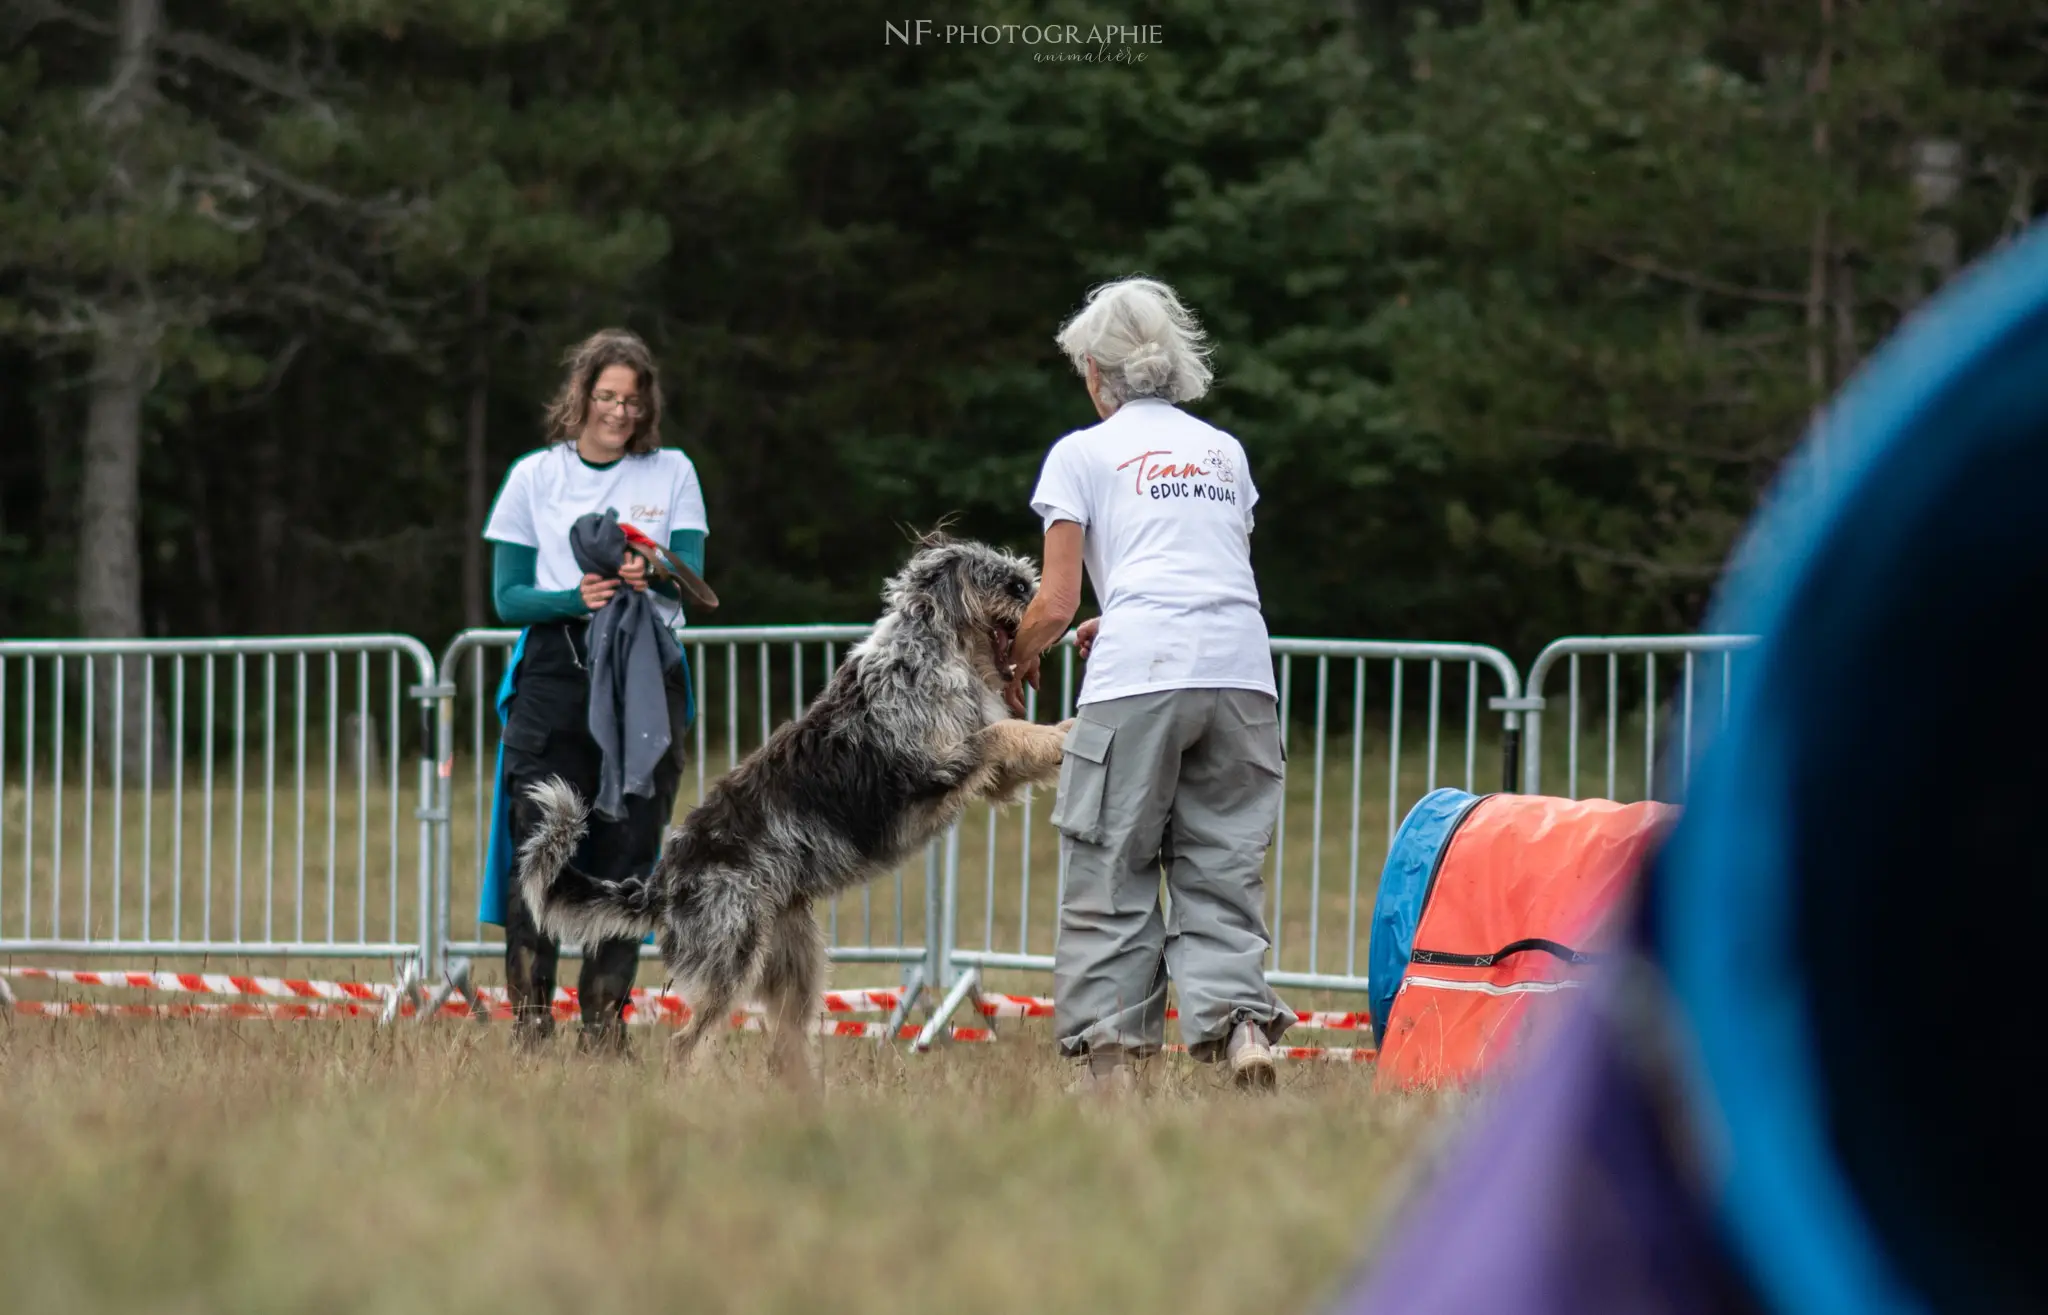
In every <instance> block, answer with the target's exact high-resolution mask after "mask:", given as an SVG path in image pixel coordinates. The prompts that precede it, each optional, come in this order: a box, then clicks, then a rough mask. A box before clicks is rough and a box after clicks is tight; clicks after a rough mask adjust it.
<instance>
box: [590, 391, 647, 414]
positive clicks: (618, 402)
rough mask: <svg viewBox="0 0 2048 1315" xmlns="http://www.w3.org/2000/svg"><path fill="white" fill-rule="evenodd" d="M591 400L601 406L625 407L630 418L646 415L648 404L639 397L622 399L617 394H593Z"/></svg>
mask: <svg viewBox="0 0 2048 1315" xmlns="http://www.w3.org/2000/svg"><path fill="white" fill-rule="evenodd" d="M590 400H591V401H593V402H595V403H596V404H597V405H599V406H623V407H625V408H626V414H627V415H629V416H637V415H646V414H647V404H646V403H645V402H643V401H641V400H640V399H639V398H637V397H620V396H619V395H618V394H617V393H613V392H601V393H592V394H591V395H590Z"/></svg>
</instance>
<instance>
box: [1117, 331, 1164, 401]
mask: <svg viewBox="0 0 2048 1315" xmlns="http://www.w3.org/2000/svg"><path fill="white" fill-rule="evenodd" d="M1172 374H1173V358H1172V357H1171V356H1169V355H1168V354H1167V351H1166V348H1165V347H1163V346H1161V345H1160V344H1159V343H1157V342H1154V341H1151V340H1147V341H1145V342H1141V343H1139V344H1138V345H1137V346H1136V347H1135V348H1133V349H1132V351H1131V354H1130V355H1129V356H1127V357H1125V358H1124V383H1125V384H1126V385H1128V386H1129V388H1130V390H1131V396H1133V397H1151V396H1154V395H1156V394H1158V393H1160V392H1162V391H1163V390H1164V389H1165V387H1166V381H1167V379H1168V377H1170V376H1171V375H1172Z"/></svg>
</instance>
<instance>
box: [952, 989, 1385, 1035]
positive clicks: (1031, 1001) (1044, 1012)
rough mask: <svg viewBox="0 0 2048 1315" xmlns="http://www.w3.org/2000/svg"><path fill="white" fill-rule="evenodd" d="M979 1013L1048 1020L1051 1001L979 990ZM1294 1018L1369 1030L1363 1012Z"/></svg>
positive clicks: (1323, 1028) (1306, 1023) (1314, 1026)
mask: <svg viewBox="0 0 2048 1315" xmlns="http://www.w3.org/2000/svg"><path fill="white" fill-rule="evenodd" d="M981 1012H982V1014H983V1015H984V1016H986V1017H989V1018H1050V1017H1052V1000H1051V998H1050V997H1048V996H1042V995H1002V994H1000V993H998V992H995V991H983V992H982V993H981ZM1166 1016H1167V1017H1168V1018H1179V1017H1180V1010H1178V1009H1169V1010H1167V1011H1166ZM1295 1019H1296V1022H1295V1026H1297V1027H1302V1028H1307V1029H1309V1030H1310V1031H1316V1032H1366V1031H1370V1030H1371V1029H1372V1016H1371V1015H1370V1014H1364V1013H1340V1012H1330V1011H1311V1012H1309V1013H1306V1014H1297V1015H1295Z"/></svg>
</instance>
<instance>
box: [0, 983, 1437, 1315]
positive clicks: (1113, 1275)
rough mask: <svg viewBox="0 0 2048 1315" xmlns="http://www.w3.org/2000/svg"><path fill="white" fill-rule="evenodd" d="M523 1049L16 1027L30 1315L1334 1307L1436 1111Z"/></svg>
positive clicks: (990, 1076) (27, 1023) (859, 1048)
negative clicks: (683, 1070)
mask: <svg viewBox="0 0 2048 1315" xmlns="http://www.w3.org/2000/svg"><path fill="white" fill-rule="evenodd" d="M654 1040H655V1035H654V1034H652V1033H650V1032H647V1031H637V1030H636V1036H635V1044H636V1048H637V1052H638V1053H639V1054H640V1055H641V1056H643V1058H641V1059H640V1060H639V1061H638V1062H627V1063H618V1062H606V1061H591V1060H585V1059H583V1058H581V1057H579V1056H577V1055H576V1053H575V1052H574V1049H573V1047H572V1045H571V1044H570V1043H569V1042H568V1040H567V1039H566V1038H563V1039H560V1040H558V1043H557V1045H556V1047H555V1050H554V1052H553V1053H551V1054H547V1055H544V1056H541V1057H539V1058H537V1059H525V1058H522V1057H519V1056H516V1055H515V1054H513V1053H512V1052H511V1050H510V1048H509V1046H508V1044H507V1039H506V1034H505V1032H504V1030H503V1029H502V1028H491V1029H483V1028H475V1027H469V1026H463V1025H453V1026H447V1027H438V1028H434V1029H428V1030H418V1029H398V1030H391V1031H380V1030H377V1029H374V1028H372V1027H370V1026H368V1025H364V1024H356V1023H304V1024H283V1025H279V1024H250V1023H241V1024H223V1023H217V1022H209V1023H191V1024H184V1023H106V1022H98V1021H92V1020H77V1021H64V1022H55V1021H39V1020H31V1019H17V1020H14V1021H12V1022H11V1023H10V1024H0V1078H4V1082H5V1086H6V1098H5V1100H4V1102H0V1181H4V1182H5V1183H6V1184H7V1185H8V1194H9V1197H10V1199H11V1201H12V1203H13V1208H12V1209H11V1210H10V1211H9V1214H10V1218H9V1221H8V1226H7V1227H6V1228H5V1229H0V1276H4V1284H5V1288H6V1291H7V1294H8V1299H9V1300H8V1304H9V1306H10V1307H11V1308H14V1309H21V1310H62V1311H67V1312H95V1311H110V1312H111V1311H119V1312H127V1313H134V1312H157V1311H163V1312H187V1311H189V1312H202V1311H203V1312H240V1311H251V1312H254V1311H266V1312H267V1311H276V1310H297V1311H342V1310H351V1311H353V1310H375V1311H380V1312H395V1311H470V1310H475V1311H505V1310H558V1309H559V1310H571V1309H573V1310H577V1311H585V1312H604V1311H614V1310H617V1311H626V1310H644V1309H657V1308H658V1309H685V1310H691V1311H750V1312H753V1311H761V1312H767V1311H792V1312H795V1311H807V1312H808V1311H819V1310H832V1311H854V1312H858V1311H884V1310H886V1311H894V1312H902V1311H941V1310H946V1311H957V1310H974V1311H989V1312H998V1311H1020V1312H1044V1311H1064V1310H1112V1309H1113V1310H1122V1311H1154V1310H1159V1311H1165V1310H1172V1311H1175V1312H1179V1313H1180V1315H1193V1313H1194V1312H1202V1311H1230V1312H1242V1311H1246V1310H1306V1309H1311V1308H1313V1307H1314V1306H1315V1305H1316V1303H1317V1302H1318V1301H1320V1300H1323V1299H1326V1298H1327V1297H1328V1296H1329V1295H1330V1294H1331V1293H1333V1292H1334V1291H1335V1289H1336V1287H1337V1286H1338V1285H1339V1284H1341V1282H1342V1281H1343V1280H1344V1278H1345V1276H1346V1275H1347V1274H1348V1273H1349V1272H1351V1271H1352V1269H1353V1267H1354V1266H1355V1265H1356V1263H1357V1262H1358V1260H1359V1259H1360V1257H1361V1256H1362V1255H1364V1254H1366V1251H1367V1248H1368V1247H1369V1245H1370V1243H1371V1240H1372V1238H1373V1237H1374V1235H1375V1233H1376V1231H1377V1220H1378V1219H1379V1218H1380V1210H1381V1207H1382V1206H1384V1205H1385V1204H1387V1203H1388V1201H1389V1199H1390V1198H1389V1194H1390V1193H1392V1192H1394V1191H1396V1190H1397V1189H1398V1187H1399V1185H1400V1184H1401V1182H1402V1180H1403V1176H1404V1175H1403V1174H1402V1169H1403V1167H1404V1166H1406V1165H1410V1164H1413V1163H1415V1157H1416V1152H1417V1150H1418V1148H1419V1147H1421V1146H1422V1145H1424V1144H1426V1142H1427V1141H1428V1139H1429V1132H1430V1130H1431V1127H1432V1124H1433V1121H1435V1120H1436V1119H1438V1118H1439V1117H1440V1116H1441V1110H1440V1109H1439V1108H1438V1107H1436V1106H1434V1105H1433V1104H1432V1103H1431V1102H1429V1101H1427V1100H1424V1099H1420V1098H1391V1097H1375V1096H1374V1095H1372V1094H1371V1092H1370V1089H1369V1088H1370V1070H1369V1069H1353V1068H1349V1067H1336V1066H1309V1065H1302V1066H1296V1067H1292V1068H1289V1069H1288V1070H1286V1072H1285V1073H1284V1075H1283V1077H1284V1082H1283V1086H1282V1089H1281V1091H1280V1092H1279V1094H1278V1095H1277V1096H1275V1097H1273V1098H1270V1099H1257V1098H1253V1097H1247V1096H1243V1095H1240V1094H1238V1093H1236V1092H1234V1091H1231V1090H1229V1089H1228V1088H1227V1087H1224V1086H1222V1085H1220V1084H1219V1081H1218V1078H1217V1075H1216V1074H1215V1072H1214V1071H1213V1070H1211V1069H1206V1068H1198V1067H1197V1066H1193V1065H1190V1064H1187V1063H1184V1062H1165V1063H1163V1064H1162V1066H1161V1068H1160V1070H1159V1071H1158V1072H1157V1073H1156V1074H1155V1082H1154V1085H1153V1090H1152V1093H1151V1094H1150V1096H1149V1097H1148V1098H1146V1099H1144V1100H1141V1101H1137V1102H1132V1103H1127V1104H1120V1105H1115V1106H1103V1105H1099V1104H1093V1103H1088V1102H1082V1101H1077V1100H1076V1099H1075V1098H1073V1097H1070V1096H1068V1095H1066V1094H1065V1093H1064V1090H1063V1084H1064V1083H1065V1081H1066V1078H1067V1073H1066V1071H1065V1070H1064V1069H1063V1068H1061V1067H1060V1066H1058V1065H1056V1064H1055V1063H1054V1062H1053V1061H1052V1060H1051V1059H1050V1058H1049V1057H1048V1050H1047V1047H1046V1046H1045V1045H1044V1044H1043V1041H1042V1039H1040V1040H1039V1041H1038V1042H1037V1043H1032V1042H1030V1041H1022V1040H1021V1039H1019V1041H1020V1043H1017V1044H1000V1045H996V1046H978V1047H959V1048H956V1049H952V1050H949V1051H945V1052H943V1053H939V1054H935V1055H932V1056H928V1057H923V1058H916V1057H911V1056H907V1055H905V1054H904V1053H902V1052H901V1051H899V1050H896V1049H894V1048H889V1047H879V1046H875V1045H871V1044H862V1043H832V1042H828V1043H826V1045H827V1049H826V1051H825V1054H826V1060H827V1083H828V1086H827V1092H826V1097H825V1099H824V1101H823V1102H822V1103H821V1104H820V1105H818V1106H816V1107H814V1108H809V1109H806V1108H802V1107H799V1106H798V1105H796V1104H795V1103H793V1102H791V1101H789V1100H788V1099H786V1098H785V1097H783V1096H782V1095H781V1094H780V1093H779V1092H778V1091H776V1090H775V1089H774V1088H773V1087H772V1086H771V1085H770V1083H769V1081H768V1078H767V1075H766V1071H765V1065H764V1063H763V1061H762V1054H761V1047H760V1046H759V1045H758V1041H759V1038H758V1037H751V1036H744V1035H734V1036H733V1037H731V1038H729V1039H728V1041H727V1042H726V1045H725V1049H724V1050H723V1052H722V1053H720V1054H718V1056H717V1057H718V1059H719V1061H720V1062H719V1063H718V1064H717V1065H715V1066H714V1067H711V1068H710V1069H709V1070H708V1071H704V1072H701V1073H697V1074H691V1075H687V1076H684V1075H677V1074H669V1073H665V1072H664V1066H663V1064H662V1063H661V1062H660V1060H659V1058H658V1057H653V1058H649V1056H658V1053H659V1052H658V1049H650V1043H651V1042H653V1041H654Z"/></svg>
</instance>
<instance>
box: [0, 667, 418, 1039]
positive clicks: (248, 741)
mask: <svg viewBox="0 0 2048 1315" xmlns="http://www.w3.org/2000/svg"><path fill="white" fill-rule="evenodd" d="M433 676H434V665H433V656H432V654H430V653H429V652H428V651H427V649H426V646H425V645H423V644H421V643H420V642H419V641H418V640H416V639H412V638H409V637H407V636H404V635H345V636H333V637H305V638H290V639H181V640H0V954H57V953H61V954H67V955H89V956H106V955H128V956H134V957H138V958H159V957H166V956H175V957H199V956H227V957H231V958H302V957H318V958H330V959H333V958H391V959H394V960H398V961H399V968H398V973H399V979H400V984H401V986H402V987H405V988H406V989H407V990H410V989H411V988H412V986H413V985H414V984H415V983H416V982H417V981H418V979H419V974H420V972H421V969H422V967H423V965H424V962H425V960H424V954H425V948H426V940H427V935H428V929H429V927H430V925H431V922H432V899H431V896H432V888H433V887H432V876H433V857H434V852H433V846H432V844H431V834H430V833H431V830H432V828H433V826H434V825H435V823H436V821H437V819H436V817H435V816H434V814H433V813H432V811H431V810H430V809H428V808H426V807H425V805H426V804H428V803H429V801H430V799H431V795H432V789H431V784H432V783H431V777H430V771H431V766H432V765H431V762H430V760H429V759H428V758H427V756H426V750H427V748H428V747H429V745H430V744H431V740H430V738H429V737H428V735H427V730H428V728H429V723H428V721H427V717H428V715H429V713H430V710H431V706H432V699H431V686H432V682H433ZM406 704H414V705H416V706H417V707H418V709H419V712H420V716H421V721H420V727H419V737H418V741H417V745H416V750H417V753H418V775H417V778H416V781H415V783H414V786H413V793H412V796H411V799H410V801H408V798H407V792H406V790H405V789H404V787H403V784H402V773H401V771H400V767H399V759H400V757H401V751H402V747H403V744H404V718H403V714H402V708H403V707H404V706H405V705H406ZM10 711H11V713H12V715H13V716H14V717H15V718H16V719H17V720H16V724H15V726H14V727H13V728H12V729H10V728H9V726H8V724H7V721H8V717H9V715H10ZM10 746H12V747H14V748H15V750H16V752H14V753H13V754H12V755H10V754H9V753H8V751H7V750H8V748H9V747H10ZM10 757H11V758H12V761H11V762H10V761H9V760H10ZM252 796H254V797H257V798H260V800H261V807H260V812H259V811H258V810H256V809H252V808H251V807H250V804H251V802H252ZM408 807H410V808H411V810H412V811H411V813H410V815H408V812H407V809H408ZM409 836H410V837H411V839H410V840H409V841H408V837H409ZM398 999H399V993H394V994H393V995H392V996H391V1002H392V1006H393V1008H395V1007H396V1005H397V1002H398Z"/></svg>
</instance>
